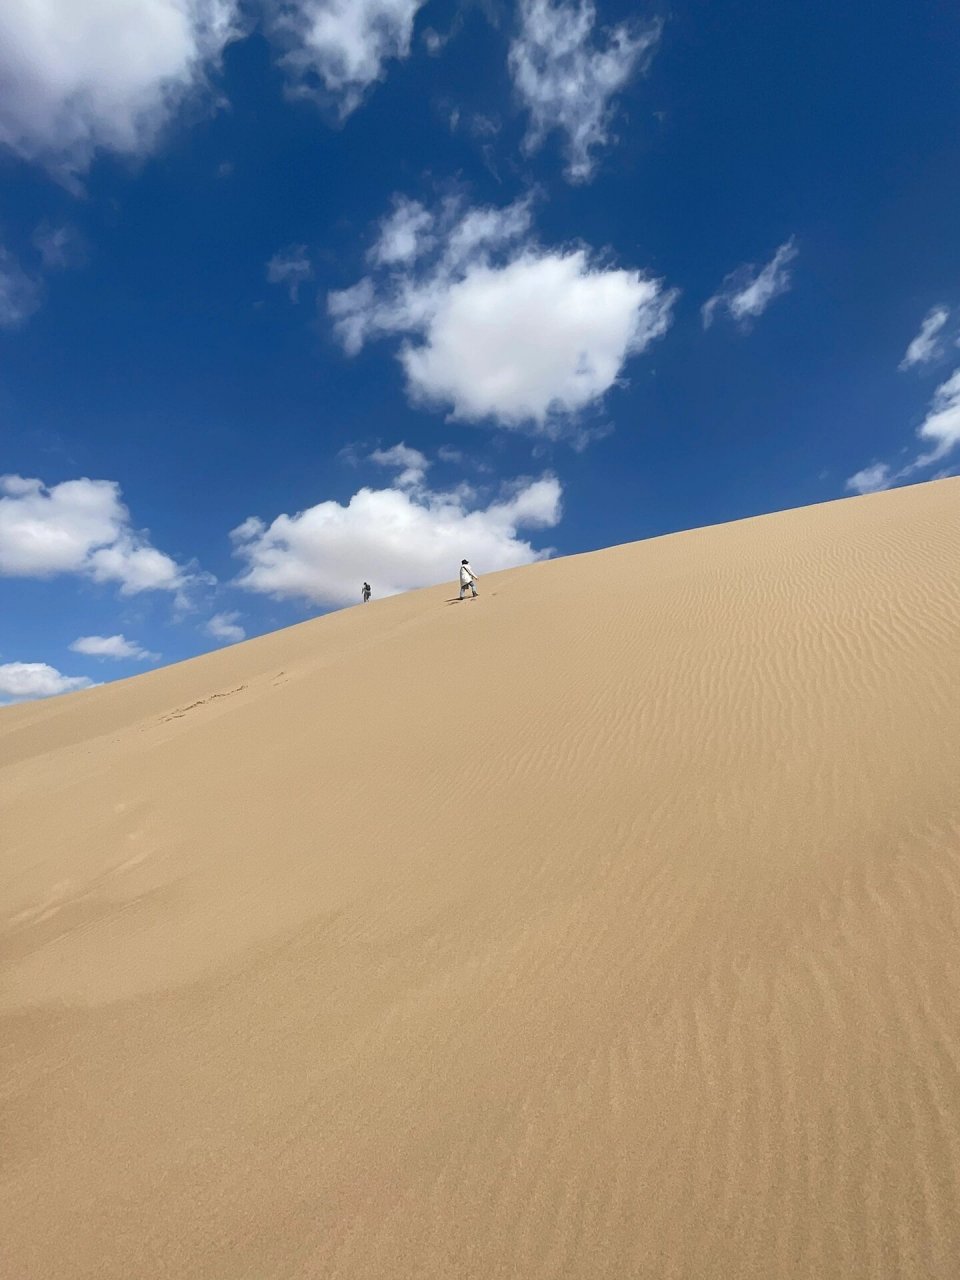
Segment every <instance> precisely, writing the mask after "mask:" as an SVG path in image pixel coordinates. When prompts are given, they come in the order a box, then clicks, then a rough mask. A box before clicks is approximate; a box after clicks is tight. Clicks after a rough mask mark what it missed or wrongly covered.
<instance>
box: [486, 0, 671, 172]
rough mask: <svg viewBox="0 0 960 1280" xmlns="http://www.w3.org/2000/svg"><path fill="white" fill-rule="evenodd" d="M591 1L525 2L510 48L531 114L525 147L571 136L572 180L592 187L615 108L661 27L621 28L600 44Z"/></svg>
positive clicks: (568, 146) (516, 78)
mask: <svg viewBox="0 0 960 1280" xmlns="http://www.w3.org/2000/svg"><path fill="white" fill-rule="evenodd" d="M596 17H597V12H596V7H595V6H594V4H593V3H592V0H520V31H519V34H518V35H517V36H516V38H515V39H514V40H513V42H512V44H511V46H510V55H509V64H510V73H511V75H512V77H513V84H514V89H515V91H516V93H517V95H518V97H519V99H520V101H521V102H522V103H523V105H524V107H526V109H527V111H528V112H529V114H530V123H529V127H528V130H527V139H526V145H527V147H528V149H529V150H535V149H536V148H537V147H539V146H540V145H541V144H542V142H543V140H544V139H545V138H546V136H547V135H548V134H549V133H551V132H552V131H553V130H554V129H559V130H561V131H562V132H563V133H565V134H566V152H567V167H566V170H565V173H566V176H567V178H568V179H569V180H570V181H571V182H586V181H588V180H589V179H590V177H591V176H592V174H593V170H594V166H595V163H596V158H595V155H594V152H595V151H596V149H597V148H598V147H602V146H604V145H606V143H607V142H609V140H610V138H609V129H610V121H611V116H612V109H611V101H612V99H613V97H614V95H615V94H617V93H618V92H619V91H620V90H621V89H622V88H623V87H624V85H625V84H626V83H627V81H628V80H629V79H630V77H631V76H632V75H633V74H634V72H635V71H637V70H638V69H640V68H642V67H643V66H644V64H645V63H646V61H648V59H649V56H650V54H651V53H652V50H653V48H654V46H655V45H656V43H657V41H658V40H659V38H660V31H661V24H660V23H659V22H653V23H648V24H647V25H641V24H640V23H636V22H623V23H620V25H619V26H616V27H614V28H613V29H612V30H606V31H605V32H604V33H603V39H602V43H601V44H598V43H596V42H595V40H594V27H595V24H596Z"/></svg>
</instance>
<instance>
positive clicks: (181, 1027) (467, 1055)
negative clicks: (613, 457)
mask: <svg viewBox="0 0 960 1280" xmlns="http://www.w3.org/2000/svg"><path fill="white" fill-rule="evenodd" d="M460 554H461V551H460V548H458V547H457V548H452V558H453V562H454V563H456V560H457V559H458V558H459V555H460ZM463 554H467V551H464V552H463ZM478 569H482V566H479V565H478ZM481 589H482V592H483V594H482V596H481V597H480V599H479V600H477V601H476V602H474V601H466V602H464V603H463V604H459V603H457V604H450V603H449V599H450V597H451V595H453V594H454V593H453V592H452V591H451V589H450V588H449V587H439V588H431V589H428V590H425V591H419V592H414V593H411V594H409V595H405V596H401V597H396V598H393V599H390V600H384V601H380V602H374V603H372V604H370V605H368V606H365V607H362V608H356V609H350V610H345V611H343V612H341V613H338V614H335V615H332V616H329V617H325V618H321V619H318V620H316V621H314V622H309V623H306V624H304V625H302V626H299V627H294V628H292V629H290V630H287V631H284V632H280V633H277V634H275V635H271V636H266V637H263V638H261V639H259V640H254V641H251V642H249V643H246V644H242V645H238V646H236V647H234V648H230V649H227V650H224V651H222V652H218V653H215V654H211V655H208V656H206V657H203V658H200V659H196V660H194V661H192V662H188V663H184V664H181V665H179V666H176V667H170V668H167V669H165V670H161V671H157V672H153V673H151V674H148V675H143V676H138V677H137V678H135V679H132V680H128V681H123V682H120V683H117V684H114V685H109V686H106V687H103V688H99V689H94V690H91V691H89V692H86V693H81V694H76V695H72V696H69V697H65V698H60V699H56V700H54V701H51V702H47V703H42V704H41V703H38V704H32V705H29V706H21V707H15V708H9V709H6V710H4V711H2V712H0V824H2V846H3V860H2V868H0V965H2V981H0V1008H2V1041H0V1098H2V1109H3V1130H2V1155H0V1158H2V1166H0V1222H2V1232H0V1258H2V1262H0V1271H2V1274H3V1275H4V1277H7V1276H9V1277H10V1278H11V1280H20V1278H24V1280H26V1278H30V1280H32V1278H34V1277H36V1278H37V1280H63V1278H66V1277H70V1278H71V1280H72V1278H73V1277H77V1278H79V1277H84V1278H86V1277H91V1278H92V1277H97V1280H154V1278H156V1280H159V1278H161V1277H163V1278H164V1280H168V1278H169V1280H315V1278H317V1277H343V1278H349V1280H361V1278H362V1280H374V1278H376V1277H381V1276H382V1277H409V1278H410V1280H413V1278H414V1277H416V1278H417V1280H427V1278H431V1280H432V1278H437V1280H439V1278H443V1280H457V1278H464V1280H494V1278H495V1277H518V1278H523V1280H526V1278H528V1277H529V1278H530V1280H539V1278H547V1277H549V1278H554V1277H557V1278H559V1277H563V1278H564V1280H568V1278H571V1277H577V1278H580V1277H582V1278H584V1280H587V1278H590V1280H595V1278H597V1277H610V1278H621V1277H623V1278H626V1277H643V1278H647V1277H649V1278H650V1280H668V1278H677V1280H718V1278H719V1277H725V1278H726V1277H730V1278H737V1280H740V1278H750V1280H752V1278H757V1280H770V1278H771V1277H791V1278H793V1277H804V1278H806V1277H809V1278H810V1280H827V1278H830V1277H836V1278H837V1280H841V1278H843V1280H850V1278H851V1277H864V1278H867V1277H869V1278H870V1280H888V1278H889V1280H893V1278H894V1277H897V1278H900V1277H910V1278H914V1277H916V1278H917V1280H920V1278H924V1280H927V1278H937V1280H940V1278H942V1280H953V1278H955V1277H956V1276H957V1275H960V946H958V939H960V781H958V776H960V480H956V479H952V480H944V481H940V482H937V483H934V484H928V485H922V486H917V487H914V488H909V489H901V490H897V491H894V492H890V493H884V494H876V495H872V496H869V497H865V498H856V499H851V500H849V501H844V502H837V503H831V504H827V505H825V506H820V507H816V508H808V509H804V510H799V511H793V512H787V513H782V514H778V515H774V516H768V517H764V518H761V519H756V520H747V521H743V522H739V523H736V524H731V525H725V526H721V527H718V528H713V529H704V530H697V531H693V532H689V533H684V534H679V535H674V536H671V537H666V538H661V539H656V540H653V541H650V542H646V543H639V544H635V545H630V546H624V547H618V548H614V549H612V550H608V551H602V552H598V553H595V554H591V555H584V556H577V557H572V558H569V559H565V560H558V561H552V562H548V563H544V564H539V565H535V566H532V567H529V568H525V569H520V570H515V571H512V572H509V573H503V574H499V575H496V576H491V577H488V578H485V579H484V580H483V581H482V582H481Z"/></svg>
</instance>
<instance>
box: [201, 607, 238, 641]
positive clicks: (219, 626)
mask: <svg viewBox="0 0 960 1280" xmlns="http://www.w3.org/2000/svg"><path fill="white" fill-rule="evenodd" d="M239 617H240V613H239V611H238V610H236V609H232V610H231V611H230V612H229V613H215V614H214V615H213V617H212V618H211V619H210V620H209V621H208V622H207V624H206V626H205V627H204V630H205V631H206V633H207V635H208V636H213V638H214V640H223V641H225V642H226V643H227V644H236V642H237V641H238V640H243V639H245V638H246V634H247V633H246V631H244V629H243V627H241V626H240V624H239V623H238V621H237V619H238V618H239Z"/></svg>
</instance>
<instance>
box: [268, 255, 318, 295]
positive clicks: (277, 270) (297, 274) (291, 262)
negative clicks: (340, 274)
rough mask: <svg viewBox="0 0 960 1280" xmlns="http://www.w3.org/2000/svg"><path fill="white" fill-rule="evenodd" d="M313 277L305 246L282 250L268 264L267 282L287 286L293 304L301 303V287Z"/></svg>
mask: <svg viewBox="0 0 960 1280" xmlns="http://www.w3.org/2000/svg"><path fill="white" fill-rule="evenodd" d="M312 275H313V267H312V266H311V264H310V256H309V254H308V253H307V246H306V245H305V244H292V245H290V246H289V247H288V248H286V249H281V250H280V251H279V252H278V253H275V254H274V255H273V257H272V258H271V259H270V261H269V262H268V263H267V280H268V281H269V282H270V284H285V285H286V286H287V289H288V291H289V293H290V301H291V302H299V300H300V286H301V285H302V284H305V283H306V282H307V281H308V280H309V279H310V277H311V276H312Z"/></svg>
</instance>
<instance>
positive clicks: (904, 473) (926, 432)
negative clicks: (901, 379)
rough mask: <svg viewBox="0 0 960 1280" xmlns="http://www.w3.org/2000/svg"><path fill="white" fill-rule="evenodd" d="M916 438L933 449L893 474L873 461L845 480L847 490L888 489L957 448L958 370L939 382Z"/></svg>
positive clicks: (959, 424)
mask: <svg viewBox="0 0 960 1280" xmlns="http://www.w3.org/2000/svg"><path fill="white" fill-rule="evenodd" d="M916 434H917V437H918V439H920V440H922V441H925V442H926V443H927V444H929V445H931V446H932V448H930V449H928V450H927V451H926V452H924V453H921V454H918V455H917V457H916V458H914V459H913V461H912V462H909V463H907V465H906V466H905V467H901V468H900V469H899V470H897V471H894V470H893V469H892V468H891V467H890V466H889V465H888V464H887V463H885V462H875V463H872V464H871V465H870V466H869V467H864V468H863V470H862V471H858V472H856V474H855V475H852V476H851V477H850V478H849V479H848V480H847V488H848V489H852V490H854V491H855V492H856V493H875V492H876V491H877V490H878V489H890V488H892V487H893V486H894V485H895V484H897V483H899V481H901V480H906V479H907V478H908V477H910V476H912V475H915V474H916V473H917V472H918V471H923V470H925V469H926V468H927V467H932V466H935V465H936V464H937V463H938V462H942V461H943V459H944V458H945V457H946V456H947V455H948V454H949V453H952V452H953V450H954V449H955V448H956V447H957V445H960V368H958V369H954V371H953V373H952V374H951V375H950V377H949V378H947V380H946V382H942V383H941V384H940V386H939V387H937V389H936V391H934V393H933V398H932V400H931V401H930V406H929V408H928V409H927V415H926V417H925V418H924V420H923V422H921V424H920V426H919V427H918V428H917V431H916Z"/></svg>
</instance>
